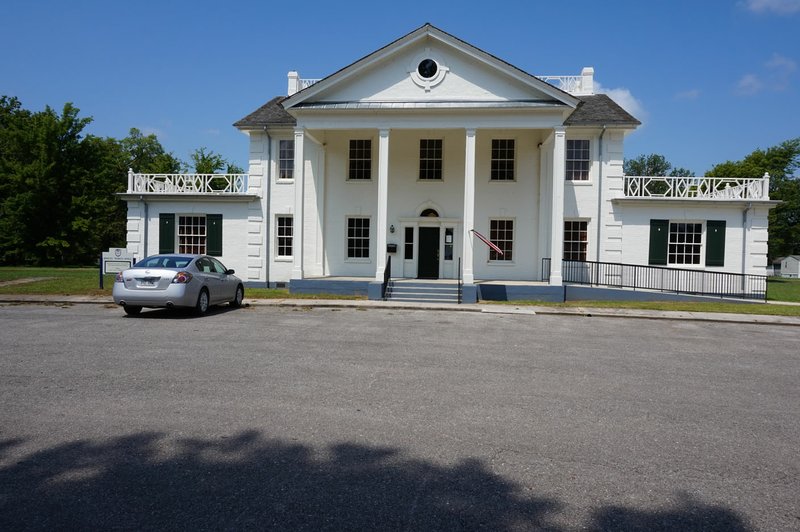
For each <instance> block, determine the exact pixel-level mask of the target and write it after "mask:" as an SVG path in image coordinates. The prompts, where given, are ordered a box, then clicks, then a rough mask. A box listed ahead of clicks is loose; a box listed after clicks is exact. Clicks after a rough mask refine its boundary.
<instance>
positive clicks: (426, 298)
mask: <svg viewBox="0 0 800 532" xmlns="http://www.w3.org/2000/svg"><path fill="white" fill-rule="evenodd" d="M386 299H387V300H388V301H405V302H417V303H458V283H455V282H453V283H450V282H426V281H390V282H389V286H388V287H387V289H386Z"/></svg>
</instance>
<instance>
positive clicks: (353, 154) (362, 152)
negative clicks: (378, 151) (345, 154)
mask: <svg viewBox="0 0 800 532" xmlns="http://www.w3.org/2000/svg"><path fill="white" fill-rule="evenodd" d="M347 178H348V179H353V180H368V179H372V140H370V139H363V140H360V139H351V140H350V166H349V171H348V173H347Z"/></svg>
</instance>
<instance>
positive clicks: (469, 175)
mask: <svg viewBox="0 0 800 532" xmlns="http://www.w3.org/2000/svg"><path fill="white" fill-rule="evenodd" d="M464 151H465V161H464V226H463V233H464V235H463V237H464V240H463V246H462V248H461V249H462V252H461V254H462V256H463V259H464V260H463V264H462V267H463V280H464V283H465V284H473V283H474V282H475V274H474V270H473V265H472V263H473V260H474V259H473V256H474V255H473V252H472V232H471V231H470V230H471V229H474V228H475V130H474V129H468V130H467V131H466V149H465V150H464Z"/></svg>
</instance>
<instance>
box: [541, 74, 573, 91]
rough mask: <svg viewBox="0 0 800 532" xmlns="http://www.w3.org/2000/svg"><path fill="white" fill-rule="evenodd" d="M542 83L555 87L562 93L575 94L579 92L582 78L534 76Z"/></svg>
mask: <svg viewBox="0 0 800 532" xmlns="http://www.w3.org/2000/svg"><path fill="white" fill-rule="evenodd" d="M536 77H538V78H539V79H540V80H542V81H546V82H547V83H549V84H551V85H555V86H556V87H558V88H559V89H561V90H562V91H564V92H568V93H570V94H577V93H580V92H581V81H582V76H536Z"/></svg>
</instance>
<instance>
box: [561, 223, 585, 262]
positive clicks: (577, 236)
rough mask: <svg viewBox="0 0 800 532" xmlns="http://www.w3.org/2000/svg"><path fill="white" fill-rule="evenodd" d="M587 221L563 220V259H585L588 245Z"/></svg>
mask: <svg viewBox="0 0 800 532" xmlns="http://www.w3.org/2000/svg"><path fill="white" fill-rule="evenodd" d="M588 226H589V222H586V221H582V220H564V260H580V261H585V260H586V251H587V249H588V247H589V230H588Z"/></svg>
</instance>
